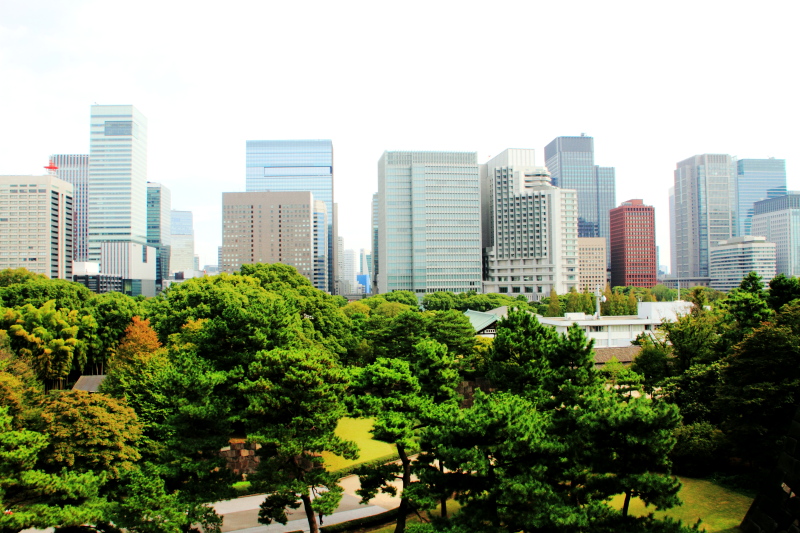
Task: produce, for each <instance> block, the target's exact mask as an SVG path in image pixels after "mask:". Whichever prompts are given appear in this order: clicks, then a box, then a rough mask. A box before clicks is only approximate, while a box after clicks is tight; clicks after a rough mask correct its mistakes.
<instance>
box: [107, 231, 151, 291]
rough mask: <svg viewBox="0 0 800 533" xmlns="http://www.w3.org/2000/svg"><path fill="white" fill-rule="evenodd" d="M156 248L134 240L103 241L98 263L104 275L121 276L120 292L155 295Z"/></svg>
mask: <svg viewBox="0 0 800 533" xmlns="http://www.w3.org/2000/svg"><path fill="white" fill-rule="evenodd" d="M156 255H157V254H156V249H155V248H153V247H151V246H147V245H146V244H137V243H135V242H104V243H102V244H101V246H100V264H101V265H102V268H103V272H102V274H103V275H104V276H116V277H120V278H122V284H123V288H122V292H123V293H125V294H127V295H129V296H155V295H156Z"/></svg>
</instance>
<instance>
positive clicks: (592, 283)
mask: <svg viewBox="0 0 800 533" xmlns="http://www.w3.org/2000/svg"><path fill="white" fill-rule="evenodd" d="M607 254H608V250H607V247H606V240H605V239H604V238H603V237H578V291H580V292H583V291H588V292H590V293H594V292H595V291H597V290H600V291H603V290H604V289H605V288H606V284H607V283H608V279H607V275H606V274H607V271H608V266H607V265H608V263H606V256H607Z"/></svg>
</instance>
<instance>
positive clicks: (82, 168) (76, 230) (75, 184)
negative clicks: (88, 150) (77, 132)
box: [50, 154, 89, 261]
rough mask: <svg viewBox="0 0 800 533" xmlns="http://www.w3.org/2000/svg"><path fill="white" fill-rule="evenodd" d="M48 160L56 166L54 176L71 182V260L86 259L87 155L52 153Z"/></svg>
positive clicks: (87, 254) (87, 222) (87, 242)
mask: <svg viewBox="0 0 800 533" xmlns="http://www.w3.org/2000/svg"><path fill="white" fill-rule="evenodd" d="M50 162H51V163H52V164H53V165H54V166H56V167H58V168H57V169H55V176H56V177H57V178H59V179H62V180H64V181H66V182H67V183H71V184H72V191H73V193H72V198H73V208H72V251H73V253H72V255H73V259H72V260H73V261H86V260H87V258H88V256H89V155H88V154H54V155H51V156H50Z"/></svg>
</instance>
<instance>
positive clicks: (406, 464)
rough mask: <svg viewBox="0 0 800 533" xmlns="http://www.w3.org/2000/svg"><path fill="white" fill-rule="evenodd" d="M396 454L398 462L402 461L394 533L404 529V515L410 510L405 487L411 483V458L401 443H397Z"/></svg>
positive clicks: (400, 532) (402, 532) (399, 532)
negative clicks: (401, 480) (401, 485)
mask: <svg viewBox="0 0 800 533" xmlns="http://www.w3.org/2000/svg"><path fill="white" fill-rule="evenodd" d="M397 454H398V455H399V456H400V462H401V463H403V492H402V494H401V495H400V507H399V508H398V516H397V525H396V526H395V528H394V533H404V532H405V530H406V515H407V514H408V513H409V511H410V510H411V509H409V505H408V499H407V498H406V488H407V487H408V486H409V485H410V484H411V460H409V458H408V454H406V449H405V447H404V446H403V445H402V444H398V445H397Z"/></svg>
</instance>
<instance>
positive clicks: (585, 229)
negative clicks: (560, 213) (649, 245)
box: [544, 134, 616, 240]
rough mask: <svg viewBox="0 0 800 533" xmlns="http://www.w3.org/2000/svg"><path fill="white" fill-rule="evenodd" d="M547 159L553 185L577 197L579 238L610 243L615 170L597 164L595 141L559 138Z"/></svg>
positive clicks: (545, 151) (583, 137) (546, 149)
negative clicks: (609, 220) (569, 191)
mask: <svg viewBox="0 0 800 533" xmlns="http://www.w3.org/2000/svg"><path fill="white" fill-rule="evenodd" d="M544 157H545V164H546V165H547V170H549V171H550V176H551V182H552V184H553V185H554V186H555V187H560V188H562V189H575V190H576V191H577V193H578V237H605V238H606V240H608V235H609V222H608V212H609V211H610V210H611V209H613V208H614V207H615V206H616V192H615V190H616V189H615V170H614V168H613V167H600V166H597V165H595V164H594V139H593V138H592V137H587V136H585V135H583V134H581V136H580V137H556V138H555V139H553V141H551V142H550V144H548V145H547V146H546V147H545V149H544Z"/></svg>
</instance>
